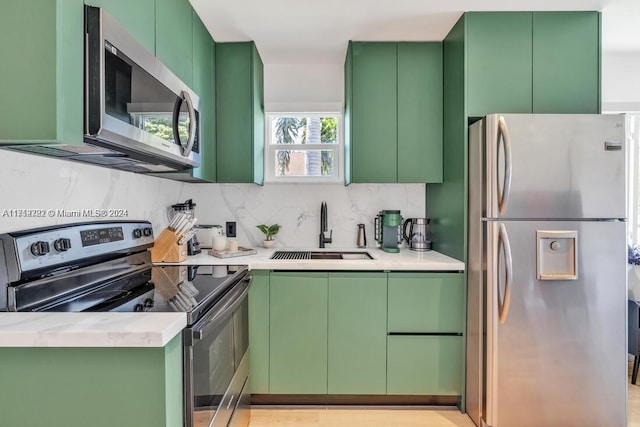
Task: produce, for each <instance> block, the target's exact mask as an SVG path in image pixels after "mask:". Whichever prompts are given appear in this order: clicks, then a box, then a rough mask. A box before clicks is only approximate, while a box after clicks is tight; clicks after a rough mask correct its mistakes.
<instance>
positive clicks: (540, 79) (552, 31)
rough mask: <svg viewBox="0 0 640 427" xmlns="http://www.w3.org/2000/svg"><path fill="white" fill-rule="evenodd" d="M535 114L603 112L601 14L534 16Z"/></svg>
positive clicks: (563, 13) (565, 13) (539, 13)
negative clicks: (601, 96)
mask: <svg viewBox="0 0 640 427" xmlns="http://www.w3.org/2000/svg"><path fill="white" fill-rule="evenodd" d="M533 88H534V91H533V112H534V113H574V114H576V113H594V114H596V113H600V14H599V13H598V12H534V13H533Z"/></svg>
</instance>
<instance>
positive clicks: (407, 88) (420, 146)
mask: <svg viewBox="0 0 640 427" xmlns="http://www.w3.org/2000/svg"><path fill="white" fill-rule="evenodd" d="M397 117H398V182H425V183H427V182H442V43H398V116H397Z"/></svg>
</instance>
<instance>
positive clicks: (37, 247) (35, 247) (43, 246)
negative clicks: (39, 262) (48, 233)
mask: <svg viewBox="0 0 640 427" xmlns="http://www.w3.org/2000/svg"><path fill="white" fill-rule="evenodd" d="M31 253H32V254H33V255H35V256H43V255H45V254H48V253H49V244H48V243H47V242H43V241H39V242H35V243H32V244H31Z"/></svg>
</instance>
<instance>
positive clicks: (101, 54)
mask: <svg viewBox="0 0 640 427" xmlns="http://www.w3.org/2000/svg"><path fill="white" fill-rule="evenodd" d="M199 103H200V99H199V98H198V95H197V94H196V93H194V92H193V90H191V89H190V88H189V87H188V86H187V85H186V84H185V83H184V82H182V81H181V80H180V79H179V78H178V77H177V76H176V75H175V74H174V73H173V72H171V70H169V68H167V67H166V66H165V65H164V64H162V63H161V62H160V61H159V60H158V59H157V58H156V57H155V56H154V55H153V54H151V53H150V52H149V51H147V50H146V49H145V47H144V46H142V45H141V44H140V43H139V42H138V41H136V40H135V39H134V38H133V36H131V35H130V34H129V33H128V32H127V31H126V30H125V29H124V28H122V27H121V26H120V25H119V24H118V23H117V22H116V21H115V20H114V19H113V18H112V17H110V16H109V15H108V14H107V13H105V12H104V10H103V9H101V8H97V7H91V6H85V118H84V120H85V125H84V141H85V142H86V143H88V144H91V145H94V146H98V147H103V148H106V149H108V151H107V153H106V156H105V159H104V160H105V161H107V159H109V161H111V162H116V163H117V162H119V161H123V162H124V161H128V160H130V161H131V162H132V163H133V164H132V165H131V166H130V168H134V169H135V168H136V167H138V168H139V169H141V170H139V171H140V172H164V171H175V170H183V169H189V168H193V167H198V166H200V161H201V159H200V125H199V120H200V113H199ZM108 166H111V165H108ZM114 166H115V165H114ZM116 167H117V166H116ZM122 169H126V168H122Z"/></svg>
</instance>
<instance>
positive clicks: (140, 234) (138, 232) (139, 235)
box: [133, 228, 142, 239]
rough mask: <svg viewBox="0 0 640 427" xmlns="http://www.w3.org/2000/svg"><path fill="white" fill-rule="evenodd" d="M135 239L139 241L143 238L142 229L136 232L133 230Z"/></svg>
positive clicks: (137, 229)
mask: <svg viewBox="0 0 640 427" xmlns="http://www.w3.org/2000/svg"><path fill="white" fill-rule="evenodd" d="M133 237H135V238H136V239H139V238H141V237H142V229H141V228H136V229H135V230H133Z"/></svg>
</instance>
